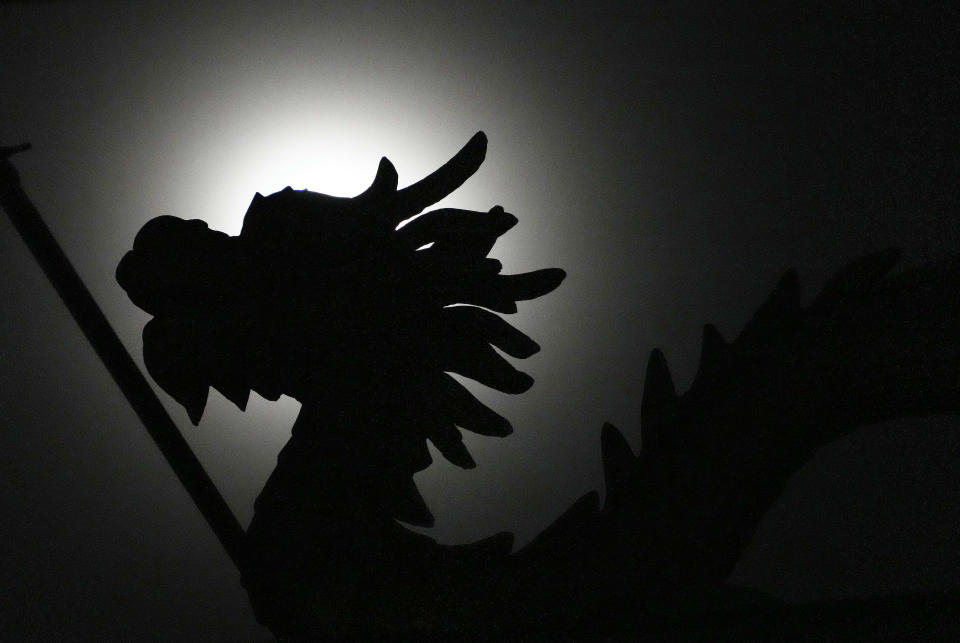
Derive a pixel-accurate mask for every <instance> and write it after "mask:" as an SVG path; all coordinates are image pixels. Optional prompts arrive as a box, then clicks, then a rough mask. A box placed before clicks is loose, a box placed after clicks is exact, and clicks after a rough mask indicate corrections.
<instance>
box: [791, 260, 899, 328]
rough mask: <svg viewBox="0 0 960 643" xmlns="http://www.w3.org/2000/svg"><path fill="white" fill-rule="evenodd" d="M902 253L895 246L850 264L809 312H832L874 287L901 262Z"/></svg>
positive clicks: (829, 313)
mask: <svg viewBox="0 0 960 643" xmlns="http://www.w3.org/2000/svg"><path fill="white" fill-rule="evenodd" d="M902 254H903V253H902V252H901V251H900V249H899V248H895V247H892V248H887V249H885V250H881V251H880V252H875V253H873V254H870V255H867V256H865V257H861V258H859V259H857V260H856V261H853V262H851V263H849V264H847V265H846V266H844V267H843V268H841V269H840V270H838V271H837V272H836V273H835V274H834V275H833V276H832V277H831V278H830V280H829V281H827V283H826V284H825V285H824V287H823V288H822V289H821V291H820V294H818V295H817V296H816V297H815V298H814V300H813V302H812V303H811V304H810V306H809V308H808V309H807V311H808V312H809V313H810V314H811V315H814V316H822V317H826V316H829V315H831V314H832V313H833V312H834V310H835V309H836V308H837V307H838V306H840V305H842V304H843V303H844V302H845V301H846V300H847V298H849V297H851V296H859V295H861V294H862V293H864V292H866V291H868V290H870V289H871V288H874V287H875V286H876V284H877V283H878V282H879V281H880V280H881V279H883V277H885V276H886V275H887V273H889V272H890V271H891V270H892V269H893V267H894V266H895V265H896V264H897V262H899V261H900V258H901V256H902Z"/></svg>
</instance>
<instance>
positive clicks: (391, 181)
mask: <svg viewBox="0 0 960 643" xmlns="http://www.w3.org/2000/svg"><path fill="white" fill-rule="evenodd" d="M397 180H398V177H397V169H396V168H395V167H394V166H393V163H391V162H390V159H388V158H387V157H386V156H384V157H383V158H381V159H380V164H379V165H378V166H377V174H376V176H374V177H373V183H371V184H370V187H368V188H367V189H366V190H364V191H363V192H362V193H360V194H359V195H358V196H357V197H356V198H358V199H377V198H380V197H383V196H387V195H391V194H393V193H394V192H396V191H397Z"/></svg>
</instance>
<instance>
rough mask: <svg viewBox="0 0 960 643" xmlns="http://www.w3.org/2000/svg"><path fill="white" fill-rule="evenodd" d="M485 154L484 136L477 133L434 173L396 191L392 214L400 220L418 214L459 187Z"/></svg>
mask: <svg viewBox="0 0 960 643" xmlns="http://www.w3.org/2000/svg"><path fill="white" fill-rule="evenodd" d="M486 155H487V136H486V134H484V133H483V132H477V133H476V134H474V135H473V138H471V139H470V140H469V141H468V142H467V144H466V145H464V146H463V148H462V149H461V150H460V151H459V152H457V153H456V154H455V155H454V156H453V158H452V159H450V160H449V161H447V162H446V163H444V164H443V165H441V166H440V168H439V169H438V170H436V171H435V172H433V173H432V174H430V175H428V176H426V177H425V178H423V179H420V180H419V181H417V182H416V183H414V184H413V185H408V186H407V187H405V188H403V189H402V190H399V191H398V192H397V193H396V197H395V201H394V206H395V207H394V213H395V214H396V215H398V216H399V217H400V219H407V218H409V217H412V216H413V215H415V214H419V213H420V212H422V211H423V209H424V208H426V207H427V206H429V205H433V204H434V203H436V202H437V201H439V200H440V199H442V198H444V197H445V196H447V195H448V194H450V193H451V192H453V191H454V190H456V189H457V188H458V187H460V186H461V185H463V184H464V182H465V181H466V180H467V179H469V178H470V177H471V176H473V174H474V172H476V171H477V169H478V168H479V167H480V164H481V163H483V159H484V158H485V157H486Z"/></svg>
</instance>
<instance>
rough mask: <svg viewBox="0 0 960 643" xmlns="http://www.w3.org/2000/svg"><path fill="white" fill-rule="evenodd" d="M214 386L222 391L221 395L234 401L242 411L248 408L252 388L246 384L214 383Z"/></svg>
mask: <svg viewBox="0 0 960 643" xmlns="http://www.w3.org/2000/svg"><path fill="white" fill-rule="evenodd" d="M213 388H215V389H217V391H219V392H220V395H222V396H223V397H225V398H227V400H229V401H231V402H233V403H234V405H235V406H236V407H237V408H238V409H240V410H241V411H246V410H247V402H248V401H249V400H250V389H249V388H248V387H246V386H244V385H242V384H241V385H232V384H214V385H213Z"/></svg>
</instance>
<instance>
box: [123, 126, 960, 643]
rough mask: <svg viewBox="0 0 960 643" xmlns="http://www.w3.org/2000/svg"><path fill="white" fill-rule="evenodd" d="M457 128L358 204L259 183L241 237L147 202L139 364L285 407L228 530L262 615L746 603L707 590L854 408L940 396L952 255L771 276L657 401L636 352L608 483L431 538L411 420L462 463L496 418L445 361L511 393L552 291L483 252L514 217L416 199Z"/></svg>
mask: <svg viewBox="0 0 960 643" xmlns="http://www.w3.org/2000/svg"><path fill="white" fill-rule="evenodd" d="M485 151H486V138H485V136H484V135H483V133H478V134H477V135H475V136H474V137H473V138H472V139H471V140H470V141H469V142H468V143H467V145H466V146H465V147H464V148H463V149H462V150H461V151H460V152H459V153H457V154H456V155H455V156H454V157H453V158H452V159H451V160H450V161H449V162H447V163H446V164H445V165H443V166H442V167H441V168H440V169H438V170H437V171H436V172H434V173H433V174H431V175H430V176H428V177H426V178H425V179H423V180H422V181H420V182H418V183H415V184H413V185H411V186H409V187H406V188H403V189H397V173H396V171H395V170H394V168H393V166H392V165H391V163H390V162H389V161H388V160H387V159H386V158H384V159H383V160H381V162H380V166H379V168H378V170H377V173H376V177H375V179H374V181H373V184H372V185H371V186H370V187H369V189H367V190H366V191H365V192H363V193H362V194H360V195H358V196H356V197H354V198H336V197H332V196H327V195H323V194H317V193H314V192H309V191H305V190H292V189H291V188H289V187H288V188H286V189H284V190H282V191H280V192H277V193H275V194H271V195H269V196H262V195H260V194H256V195H255V196H254V198H253V201H252V202H251V204H250V206H249V209H248V210H247V213H246V215H245V218H244V221H243V227H242V230H241V232H240V234H239V235H238V236H236V237H231V236H228V235H226V234H224V233H221V232H217V231H213V230H210V229H208V227H207V225H206V224H205V223H204V222H202V221H199V220H190V221H186V220H183V219H179V218H176V217H172V216H162V217H159V218H156V219H153V220H152V221H150V222H148V223H147V224H146V225H144V226H143V228H142V229H141V231H140V232H139V234H138V235H137V237H136V239H135V241H134V244H133V250H132V251H130V252H129V253H127V255H126V256H125V257H124V258H123V259H122V261H121V262H120V264H119V266H118V269H117V280H118V282H119V283H120V285H121V286H122V287H123V288H124V289H125V290H126V292H127V293H128V294H129V296H130V299H131V300H132V301H133V302H134V303H135V304H136V305H137V306H139V307H140V308H142V309H143V310H145V311H146V312H148V313H150V314H151V315H153V319H152V320H151V321H149V322H148V323H147V325H146V327H145V328H144V331H143V351H144V361H145V364H146V367H147V370H148V371H149V373H150V375H151V376H152V377H153V379H154V380H155V381H156V382H157V383H158V384H159V385H160V386H161V387H162V388H163V389H164V390H165V391H166V392H167V393H168V394H170V395H171V396H172V397H173V398H174V399H175V400H176V401H177V402H179V403H180V404H182V405H183V407H184V408H185V409H186V411H187V413H188V414H189V417H190V419H191V420H192V421H193V423H194V424H196V423H197V422H198V421H199V420H200V417H201V415H202V413H203V409H204V405H205V401H206V398H207V392H208V390H209V387H211V386H212V387H213V388H215V389H217V390H218V391H220V392H221V393H222V394H223V395H224V396H225V397H226V398H228V399H229V400H231V401H232V402H233V403H234V404H236V405H237V406H238V407H239V408H240V409H244V407H245V405H246V402H247V399H248V396H249V394H250V392H251V391H255V392H257V393H258V394H260V395H262V396H263V397H265V398H267V399H270V400H275V399H277V398H278V397H279V396H280V395H281V394H286V395H290V396H292V397H294V398H296V399H297V400H299V401H300V402H301V403H302V409H301V411H300V414H299V417H298V418H297V420H296V423H295V424H294V426H293V430H292V436H291V438H290V440H289V442H288V443H287V444H286V446H285V447H284V448H283V450H282V451H281V452H280V454H279V456H278V458H277V466H276V469H275V470H274V471H273V473H272V475H271V476H270V478H269V480H268V481H267V483H266V486H265V487H264V489H263V491H262V492H261V494H260V495H259V497H258V498H257V500H256V504H255V515H254V518H253V520H252V522H251V524H250V526H249V528H248V529H247V531H246V535H245V538H244V541H243V544H242V547H241V549H240V552H239V557H238V560H239V565H240V568H241V572H242V582H243V585H244V587H245V588H246V590H247V592H248V594H249V597H250V600H251V602H252V605H253V607H254V610H255V612H256V615H257V618H258V619H259V620H260V622H261V623H263V624H264V625H266V626H267V627H268V628H270V630H271V631H272V632H273V633H274V634H275V635H276V636H277V637H278V638H280V639H285V640H317V639H323V638H325V637H360V638H367V637H378V636H389V635H397V634H407V635H414V634H416V635H436V636H443V637H450V638H482V639H488V638H491V639H493V638H503V637H508V638H513V637H526V636H534V637H537V636H541V637H552V636H555V635H563V636H566V637H580V636H585V637H587V638H591V639H592V638H596V637H602V636H608V635H630V633H631V632H638V631H640V629H641V628H642V624H643V623H646V622H650V620H651V619H656V618H660V617H665V616H671V615H672V616H678V615H684V614H688V615H689V614H696V613H703V611H704V610H706V609H707V606H716V605H728V606H729V605H734V604H743V603H750V602H751V601H756V600H761V601H762V600H764V599H762V598H758V597H754V596H753V595H745V594H744V593H743V592H737V591H735V590H733V589H731V588H728V587H727V586H725V585H724V581H725V579H726V578H727V577H728V576H729V575H730V574H731V572H732V570H733V568H734V565H735V564H736V562H737V560H738V558H739V556H740V555H741V552H742V551H743V550H744V548H745V546H746V545H747V543H748V540H749V539H750V537H751V535H752V533H753V531H754V530H755V528H756V527H757V525H758V522H759V521H760V519H761V517H762V516H763V515H764V513H765V512H766V511H767V509H768V508H769V507H770V506H771V504H772V503H773V501H774V500H775V499H776V497H777V496H778V494H779V493H780V492H781V490H782V489H783V487H784V485H785V483H786V481H787V479H788V477H789V476H790V475H791V473H793V472H794V471H796V470H797V469H798V468H799V467H800V466H801V465H803V464H804V463H805V462H806V461H807V460H808V459H809V458H810V457H811V456H812V455H813V454H814V452H815V451H816V450H817V449H818V448H819V447H821V446H823V445H824V444H826V443H828V442H829V441H831V440H833V439H835V438H837V437H839V436H841V435H844V434H846V433H848V432H850V431H851V430H853V429H854V428H856V427H858V426H861V425H864V424H869V423H876V422H879V421H883V420H887V419H891V418H896V417H901V416H907V415H923V414H931V413H955V412H957V410H958V403H960V386H958V377H960V342H958V341H957V338H958V331H960V262H958V260H957V259H955V258H954V259H948V260H944V261H940V262H937V263H931V264H927V265H923V266H918V267H913V268H911V269H909V270H905V271H901V272H899V273H893V272H891V271H892V269H893V267H894V265H895V264H896V262H897V261H898V257H899V253H898V252H897V251H896V250H892V249H891V250H885V251H882V252H879V253H876V254H874V255H871V256H867V257H865V258H862V259H860V260H858V261H855V262H853V263H851V264H849V265H848V266H846V267H845V268H843V269H842V270H840V271H839V272H838V273H837V274H836V275H835V276H834V277H833V278H832V279H831V280H830V281H829V282H828V283H827V285H826V286H825V287H824V288H823V290H822V292H820V294H819V295H818V296H816V297H815V298H814V299H813V300H812V301H811V302H809V303H807V304H806V305H805V304H804V303H803V302H802V300H801V296H800V292H799V287H798V280H797V277H796V274H795V273H794V272H793V271H788V272H787V273H786V274H785V275H784V276H783V278H782V279H781V280H780V282H779V283H778V285H777V286H776V288H775V289H774V291H773V292H772V294H771V295H770V296H769V298H768V299H767V300H766V301H765V302H763V304H762V305H761V306H760V308H759V310H758V311H757V312H756V314H755V315H754V316H753V318H752V319H751V320H750V321H749V323H748V324H747V325H746V327H745V328H744V329H743V331H742V332H741V333H740V335H739V336H738V337H737V338H736V339H735V340H734V341H732V342H727V341H725V340H724V339H723V338H722V337H721V336H720V334H719V333H718V332H717V331H716V329H714V328H713V327H712V326H709V325H707V326H705V327H704V332H703V346H702V354H701V359H700V365H699V371H698V372H697V374H696V377H695V379H694V381H693V384H692V385H691V386H690V388H689V390H688V391H687V392H686V393H684V394H682V395H678V394H677V392H676V391H675V389H674V385H673V383H672V380H671V376H670V373H669V370H668V368H667V364H666V362H665V360H664V357H663V355H662V353H661V352H660V351H659V350H654V351H653V353H652V354H651V356H650V360H649V363H648V365H647V375H646V382H645V388H644V392H643V399H642V401H641V416H642V431H643V433H642V438H643V445H642V450H641V451H640V453H639V454H638V455H635V454H634V453H633V452H632V451H631V449H630V447H629V446H628V445H627V442H626V441H625V440H624V438H623V437H622V435H621V434H620V433H619V432H618V430H617V429H616V428H614V427H613V426H612V425H609V424H607V425H605V426H603V428H602V431H601V434H600V438H601V442H602V452H603V462H604V468H605V476H606V486H607V493H606V500H605V503H604V506H603V507H600V506H599V502H598V495H597V494H596V492H592V493H588V494H587V495H585V496H584V497H583V498H581V499H580V500H579V501H578V502H577V503H576V504H575V505H574V506H573V507H571V508H570V509H569V510H568V511H567V512H566V513H565V514H564V515H562V516H561V517H560V518H559V519H558V520H557V521H556V522H555V523H554V524H552V525H551V526H550V527H548V528H547V529H546V530H545V531H544V532H543V533H542V534H540V535H539V536H538V537H537V538H536V539H535V540H534V541H533V542H531V543H530V544H529V545H527V546H525V547H523V548H522V549H520V550H519V551H517V552H515V553H512V551H511V550H512V537H511V535H510V534H508V533H502V534H497V535H494V536H491V537H490V538H487V539H485V540H482V541H480V542H477V543H473V544H467V545H456V546H449V545H441V544H438V543H436V542H435V541H434V540H433V539H431V538H429V537H427V536H425V535H422V534H418V533H414V532H412V531H410V530H408V529H407V528H405V527H404V526H403V525H402V524H400V523H399V522H398V521H403V522H406V523H410V524H414V525H430V524H432V520H433V519H432V516H431V514H430V511H429V508H428V507H427V506H426V503H425V502H424V500H423V498H422V497H421V496H420V494H419V493H418V491H417V489H416V487H415V485H414V483H413V480H412V475H413V474H414V473H415V472H417V471H420V470H422V469H424V468H426V467H427V466H428V465H429V464H430V462H431V457H430V454H429V452H428V450H427V446H426V440H429V441H430V442H432V443H433V444H434V445H435V446H436V448H437V449H438V450H439V452H440V453H441V454H443V456H444V457H445V458H446V459H448V460H449V461H450V462H452V463H453V464H455V465H458V466H460V467H464V468H470V467H473V466H474V461H473V459H472V458H471V456H470V453H469V452H468V451H467V449H466V448H465V447H464V445H463V442H462V439H461V434H460V430H461V429H464V430H468V431H474V432H477V433H480V434H483V435H490V436H504V435H507V434H508V433H510V431H511V426H510V423H509V422H508V421H507V420H506V419H504V418H503V417H501V416H499V415H498V414H496V413H495V412H493V411H492V410H491V409H489V408H487V407H486V406H485V405H483V404H482V403H480V402H479V401H478V400H477V399H476V398H474V397H473V396H472V395H471V394H470V393H469V392H468V391H467V390H466V389H465V388H464V387H463V386H462V385H460V384H459V383H458V382H457V381H456V380H455V379H454V378H452V377H451V376H450V375H449V373H457V374H459V375H462V376H465V377H467V378H470V379H473V380H476V381H477V382H480V383H482V384H484V385H486V386H489V387H492V388H494V389H497V390H500V391H504V392H507V393H522V392H524V391H525V390H526V389H528V388H529V387H530V386H531V384H532V379H531V378H530V377H529V376H527V375H526V374H524V373H522V372H520V371H518V370H516V369H515V368H514V367H513V366H512V365H511V364H510V363H509V362H508V361H507V360H505V359H504V358H503V357H501V356H500V355H499V354H498V353H497V352H496V351H495V350H494V349H493V348H492V347H493V346H495V347H497V348H499V349H501V350H502V351H503V352H505V353H506V354H508V355H510V356H512V357H515V358H525V357H528V356H530V355H532V354H533V353H535V352H536V351H537V350H538V346H537V344H536V343H535V342H534V341H533V340H532V339H530V338H529V337H527V336H526V335H524V334H523V333H521V332H520V331H518V330H517V329H515V328H514V327H513V326H511V325H510V324H509V323H507V322H506V321H505V320H504V319H503V318H502V317H500V316H499V315H498V314H496V313H506V314H509V313H512V312H515V311H516V302H517V301H519V300H529V299H535V298H537V297H540V296H542V295H545V294H547V293H549V292H550V291H552V290H554V289H555V288H557V287H558V286H559V285H560V283H561V282H562V280H563V278H564V272H563V271H562V270H559V269H556V268H549V269H545V270H538V271H535V272H530V273H526V274H518V275H502V274H500V271H501V264H500V263H499V262H498V261H496V260H495V259H491V258H488V257H487V255H488V253H489V252H490V250H491V248H492V246H493V244H494V242H495V241H496V240H497V238H498V237H500V236H501V235H503V234H504V233H505V232H506V231H507V230H509V229H510V228H511V227H512V226H513V225H514V224H515V223H516V222H517V219H516V218H515V217H514V216H513V215H511V214H508V213H506V212H505V211H504V209H503V208H502V207H500V206H496V207H493V208H492V209H491V210H489V211H488V212H473V211H466V210H456V209H446V208H445V209H438V210H433V211H429V212H426V213H425V214H422V215H420V216H419V217H417V218H413V219H412V220H410V221H409V222H408V223H407V224H406V225H403V226H399V227H398V225H399V224H400V223H401V222H403V221H405V220H408V219H411V217H415V216H416V215H418V214H420V213H421V212H422V211H423V210H424V209H425V208H427V207H429V206H430V205H432V204H434V203H436V202H437V201H439V200H440V199H441V198H443V197H445V196H446V195H448V194H450V193H451V192H453V191H454V190H455V189H457V188H458V187H459V186H460V185H461V184H463V182H464V181H466V180H467V179H468V178H469V177H470V176H471V175H472V174H473V173H474V172H475V171H476V170H477V168H478V167H479V165H480V164H481V162H482V161H483V158H484V155H485Z"/></svg>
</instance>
